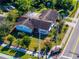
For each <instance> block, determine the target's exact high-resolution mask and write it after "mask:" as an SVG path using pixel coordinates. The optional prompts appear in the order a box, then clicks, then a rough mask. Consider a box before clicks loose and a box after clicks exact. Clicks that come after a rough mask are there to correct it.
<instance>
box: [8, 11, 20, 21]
mask: <svg viewBox="0 0 79 59" xmlns="http://www.w3.org/2000/svg"><path fill="white" fill-rule="evenodd" d="M18 17H19V14H18V11H17V10H11V11H10V12H9V13H8V16H7V18H6V20H9V21H13V22H15V21H16V19H17V18H18Z"/></svg>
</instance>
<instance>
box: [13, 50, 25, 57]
mask: <svg viewBox="0 0 79 59" xmlns="http://www.w3.org/2000/svg"><path fill="white" fill-rule="evenodd" d="M23 55H25V53H23V52H18V51H17V52H16V54H15V56H14V57H22V56H23Z"/></svg>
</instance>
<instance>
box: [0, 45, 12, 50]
mask: <svg viewBox="0 0 79 59" xmlns="http://www.w3.org/2000/svg"><path fill="white" fill-rule="evenodd" d="M9 48H10V47H7V46H5V47H3V48H2V49H1V51H8V50H9Z"/></svg>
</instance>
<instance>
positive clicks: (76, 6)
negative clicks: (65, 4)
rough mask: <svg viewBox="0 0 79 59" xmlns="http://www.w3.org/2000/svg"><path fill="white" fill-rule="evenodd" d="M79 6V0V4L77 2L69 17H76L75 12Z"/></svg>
mask: <svg viewBox="0 0 79 59" xmlns="http://www.w3.org/2000/svg"><path fill="white" fill-rule="evenodd" d="M78 8H79V2H78V4H77V5H76V4H75V7H74V9H73V10H72V11H71V12H70V14H69V17H74V15H75V13H76V11H77V9H78Z"/></svg>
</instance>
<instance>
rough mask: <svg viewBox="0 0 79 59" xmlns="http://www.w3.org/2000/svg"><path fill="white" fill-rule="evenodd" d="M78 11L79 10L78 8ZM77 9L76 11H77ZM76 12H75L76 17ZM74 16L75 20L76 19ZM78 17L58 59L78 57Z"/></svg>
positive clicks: (78, 58)
mask: <svg viewBox="0 0 79 59" xmlns="http://www.w3.org/2000/svg"><path fill="white" fill-rule="evenodd" d="M78 11H79V10H78ZM78 11H77V12H78ZM77 15H78V13H77V14H76V17H77ZM76 17H75V20H77V19H76ZM78 55H79V18H78V21H77V23H76V26H75V28H74V29H73V31H72V33H71V35H70V37H69V39H68V42H67V44H66V46H65V48H64V51H63V53H62V54H61V56H60V58H59V59H79V57H78Z"/></svg>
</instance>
